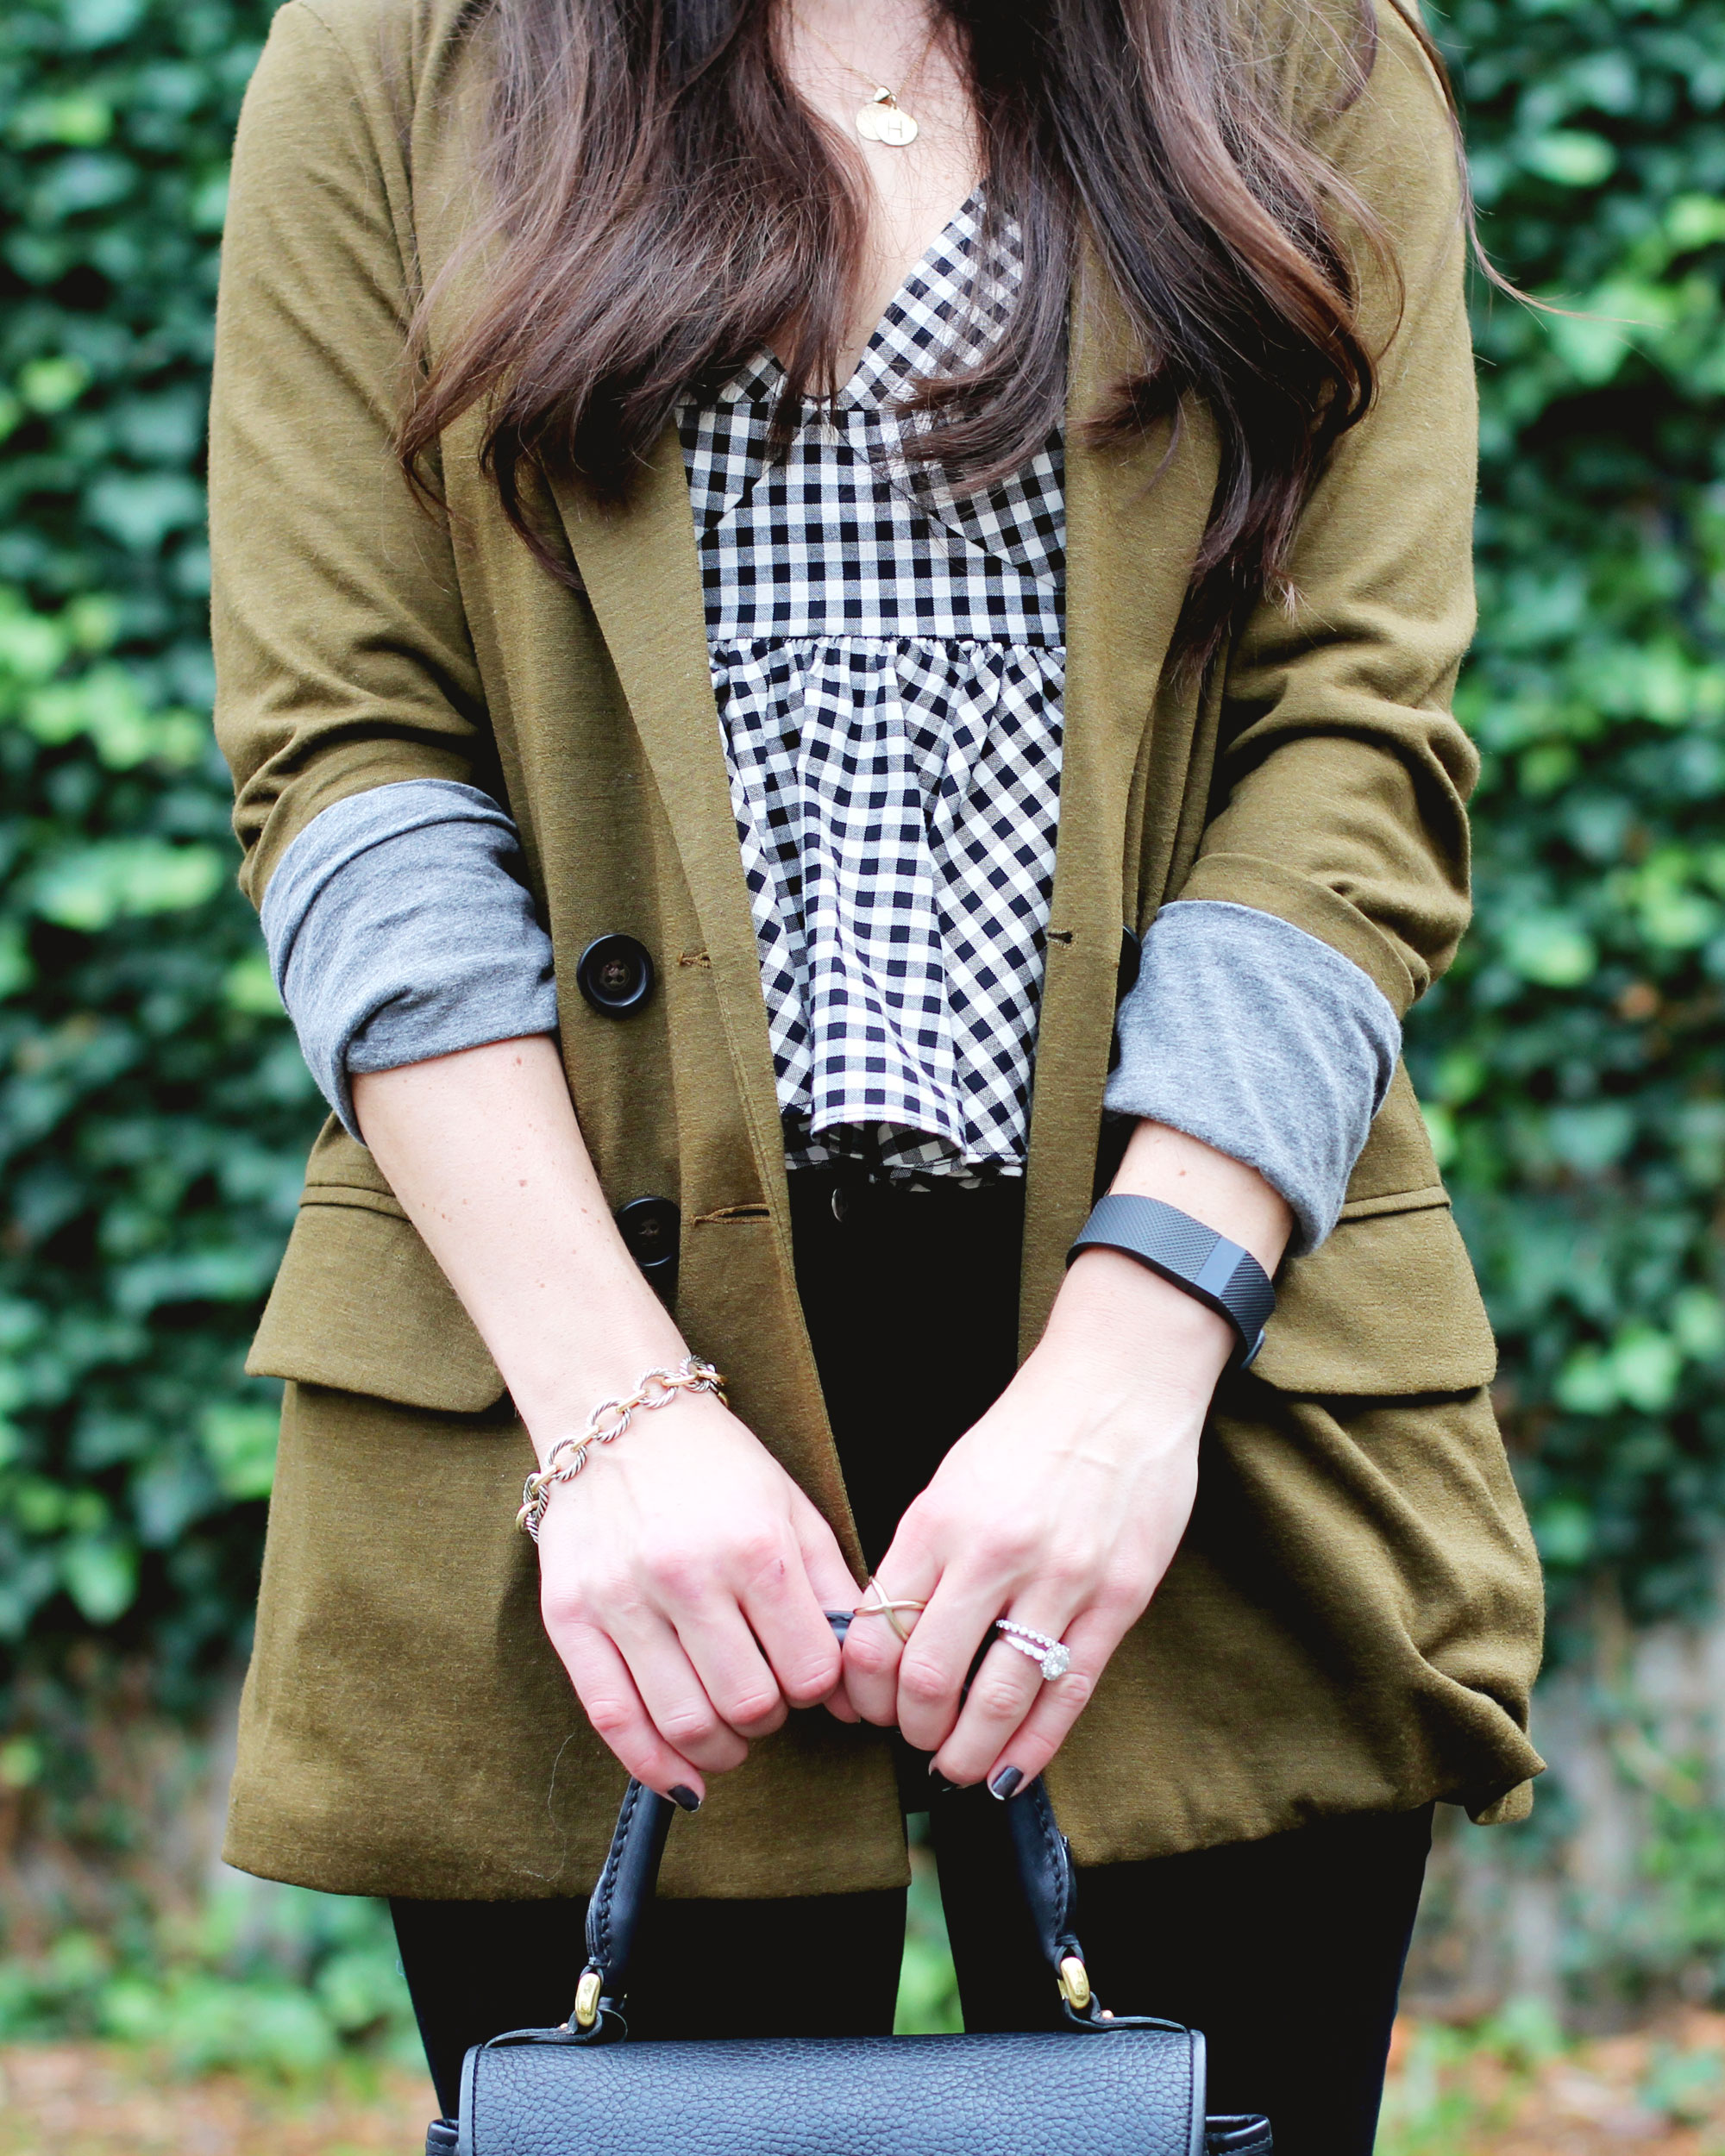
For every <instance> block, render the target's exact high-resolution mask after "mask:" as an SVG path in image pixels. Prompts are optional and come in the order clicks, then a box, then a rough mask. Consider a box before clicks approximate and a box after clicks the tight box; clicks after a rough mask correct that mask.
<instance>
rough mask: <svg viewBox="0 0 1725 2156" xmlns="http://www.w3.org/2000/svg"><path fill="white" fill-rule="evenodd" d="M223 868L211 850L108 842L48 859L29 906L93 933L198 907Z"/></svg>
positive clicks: (219, 881) (144, 842) (214, 887)
mask: <svg viewBox="0 0 1725 2156" xmlns="http://www.w3.org/2000/svg"><path fill="white" fill-rule="evenodd" d="M227 868H228V864H227V862H225V861H224V860H223V857H222V856H221V855H220V854H219V853H217V852H216V849H215V848H214V847H213V846H173V845H169V844H167V843H165V842H164V841H162V840H160V839H154V838H132V839H128V838H116V839H110V840H107V841H105V842H104V843H102V844H99V845H96V846H85V847H78V848H74V849H72V850H71V851H68V852H66V853H64V854H61V855H60V856H58V858H56V859H53V860H52V861H50V862H48V863H47V865H46V866H45V867H44V868H42V870H41V873H40V874H38V876H37V877H36V879H35V883H34V893H33V904H34V911H35V912H38V913H40V914H41V916H42V918H44V919H45V920H49V921H53V922H57V923H58V924H59V925H60V927H62V928H76V929H82V930H83V931H85V933H86V934H94V933H95V932H96V931H97V930H100V929H104V928H107V927H108V926H110V924H111V923H113V922H115V921H117V920H122V919H126V918H136V917H137V916H139V915H141V914H148V913H182V912H186V911H188V910H189V909H190V908H191V907H193V906H202V905H203V904H204V901H205V900H206V899H209V898H210V896H211V895H212V894H213V893H215V892H216V890H217V888H218V887H220V886H221V884H222V883H223V881H224V878H225V876H226V873H227Z"/></svg>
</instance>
